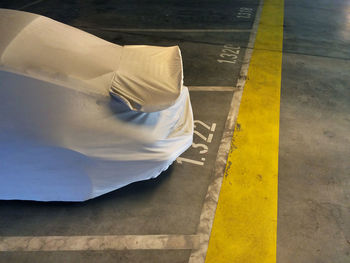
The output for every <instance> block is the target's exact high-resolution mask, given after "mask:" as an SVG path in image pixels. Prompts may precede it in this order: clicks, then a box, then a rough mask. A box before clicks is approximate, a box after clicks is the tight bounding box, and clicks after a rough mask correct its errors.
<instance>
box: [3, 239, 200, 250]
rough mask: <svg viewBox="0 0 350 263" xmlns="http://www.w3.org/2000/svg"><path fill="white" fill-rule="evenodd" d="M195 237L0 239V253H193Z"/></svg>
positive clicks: (195, 246) (196, 240)
mask: <svg viewBox="0 0 350 263" xmlns="http://www.w3.org/2000/svg"><path fill="white" fill-rule="evenodd" d="M198 244H199V237H198V236H197V235H118V236H116V235H108V236H38V237H33V236H23V237H0V251H3V252H5V251H85V250H94V251H98V250H126V249H129V250H133V249H137V250H139V249H142V250H143V249H182V250H183V249H196V248H197V247H198Z"/></svg>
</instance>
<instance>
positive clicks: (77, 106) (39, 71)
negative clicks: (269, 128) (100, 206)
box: [0, 9, 193, 201]
mask: <svg viewBox="0 0 350 263" xmlns="http://www.w3.org/2000/svg"><path fill="white" fill-rule="evenodd" d="M0 36H1V37H0V199H22V200H40V201H83V200H87V199H90V198H94V197H96V196H99V195H102V194H105V193H107V192H110V191H113V190H115V189H118V188H120V187H122V186H125V185H127V184H130V183H132V182H135V181H140V180H146V179H149V178H154V177H156V176H158V175H159V174H160V173H161V172H162V171H164V170H165V169H167V167H168V166H169V165H170V164H171V163H172V162H173V161H174V160H175V159H176V158H177V157H178V156H179V155H180V154H181V153H182V152H184V151H185V150H186V149H187V148H188V147H189V146H190V145H191V144H192V136H193V117H192V109H191V104H190V100H189V93H188V89H187V88H186V87H184V86H183V75H182V59H181V54H180V51H179V48H178V47H153V46H124V47H123V46H118V45H115V44H113V43H110V42H107V41H105V40H102V39H100V38H97V37H95V36H93V35H91V34H88V33H86V32H83V31H81V30H78V29H76V28H73V27H70V26H68V25H65V24H62V23H59V22H56V21H54V20H52V19H49V18H46V17H43V16H38V15H34V14H30V13H26V12H20V11H13V10H6V9H0Z"/></svg>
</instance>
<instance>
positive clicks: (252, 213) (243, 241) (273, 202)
mask: <svg viewBox="0 0 350 263" xmlns="http://www.w3.org/2000/svg"><path fill="white" fill-rule="evenodd" d="M283 11H284V3H283V0H265V1H264V6H263V10H262V14H261V20H260V24H259V28H258V33H257V37H256V41H255V46H254V51H253V55H252V58H251V62H250V66H249V71H248V78H247V81H246V83H245V87H244V92H243V97H242V100H241V105H240V109H239V115H238V119H237V124H236V128H235V132H234V136H233V138H232V143H231V150H230V154H229V157H228V160H227V165H226V171H225V176H224V179H223V183H222V187H221V191H220V197H219V202H218V206H217V209H216V214H215V220H214V224H213V229H212V233H211V237H210V242H209V248H208V252H207V257H206V262H208V263H210V262H220V263H225V262H230V263H233V262H239V263H243V262H249V263H264V262H269V263H272V262H276V232H277V189H278V188H277V183H278V140H279V108H280V88H281V66H282V44H283Z"/></svg>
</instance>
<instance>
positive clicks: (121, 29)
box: [75, 25, 250, 33]
mask: <svg viewBox="0 0 350 263" xmlns="http://www.w3.org/2000/svg"><path fill="white" fill-rule="evenodd" d="M75 26H76V27H79V28H85V29H93V30H100V31H111V32H161V33H163V32H164V33H239V32H248V33H249V32H250V29H220V28H189V29H187V28H128V27H125V28H124V27H96V26H93V27H91V26H84V25H75Z"/></svg>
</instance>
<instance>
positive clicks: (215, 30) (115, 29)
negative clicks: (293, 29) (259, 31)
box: [41, 0, 251, 33]
mask: <svg viewBox="0 0 350 263" xmlns="http://www.w3.org/2000/svg"><path fill="white" fill-rule="evenodd" d="M41 1H43V0H41ZM75 26H76V27H79V28H85V29H94V30H102V31H112V32H164V33H240V32H243V33H245V32H248V33H249V32H250V31H251V29H220V28H204V29H203V28H190V29H187V28H122V27H95V26H93V27H91V26H84V25H75Z"/></svg>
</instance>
